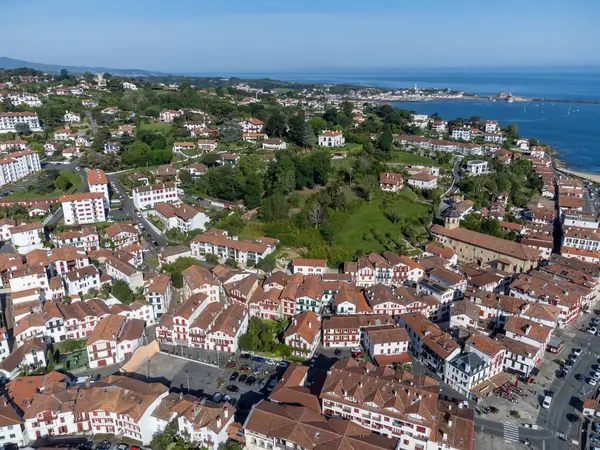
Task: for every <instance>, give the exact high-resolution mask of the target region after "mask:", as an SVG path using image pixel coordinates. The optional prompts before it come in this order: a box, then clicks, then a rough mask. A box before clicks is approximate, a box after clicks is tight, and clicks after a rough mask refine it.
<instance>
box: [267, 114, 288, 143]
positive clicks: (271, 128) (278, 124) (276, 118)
mask: <svg viewBox="0 0 600 450" xmlns="http://www.w3.org/2000/svg"><path fill="white" fill-rule="evenodd" d="M286 128H287V121H286V118H285V116H284V115H283V114H282V113H281V112H279V111H277V112H275V113H273V114H271V116H269V118H268V119H267V121H266V122H265V133H266V135H267V136H269V137H282V136H283V135H284V133H285V130H286Z"/></svg>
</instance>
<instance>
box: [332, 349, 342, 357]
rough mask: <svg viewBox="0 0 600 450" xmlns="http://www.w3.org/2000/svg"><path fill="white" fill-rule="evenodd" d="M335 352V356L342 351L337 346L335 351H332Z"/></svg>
mask: <svg viewBox="0 0 600 450" xmlns="http://www.w3.org/2000/svg"><path fill="white" fill-rule="evenodd" d="M333 353H334V354H335V356H340V355H341V354H342V351H341V350H340V349H339V348H336V349H335V352H333Z"/></svg>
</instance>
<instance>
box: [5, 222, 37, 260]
mask: <svg viewBox="0 0 600 450" xmlns="http://www.w3.org/2000/svg"><path fill="white" fill-rule="evenodd" d="M10 240H11V242H12V244H13V246H14V247H15V249H16V250H17V251H19V252H20V253H29V252H31V251H33V250H39V249H41V248H43V246H44V244H43V242H44V225H43V224H42V223H41V222H40V223H28V224H25V225H20V226H18V227H12V228H11V229H10Z"/></svg>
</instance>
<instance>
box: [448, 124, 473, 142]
mask: <svg viewBox="0 0 600 450" xmlns="http://www.w3.org/2000/svg"><path fill="white" fill-rule="evenodd" d="M472 138H473V133H472V131H471V129H470V128H468V127H461V128H455V129H454V130H452V139H456V140H461V141H470V140H471V139H472Z"/></svg>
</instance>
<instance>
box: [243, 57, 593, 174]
mask: <svg viewBox="0 0 600 450" xmlns="http://www.w3.org/2000/svg"><path fill="white" fill-rule="evenodd" d="M236 75H237V76H240V77H242V76H243V77H249V78H250V77H252V78H254V77H256V78H262V77H270V78H273V79H279V80H287V81H297V82H305V83H347V84H355V85H362V86H379V87H390V88H403V87H414V86H415V85H416V86H419V87H428V88H440V89H444V88H450V89H453V90H457V91H464V92H466V93H469V94H477V95H479V96H491V95H495V94H498V93H499V92H510V93H512V94H513V95H517V96H524V97H537V98H548V99H563V100H587V101H594V100H597V101H600V68H576V69H569V70H566V69H556V68H548V69H493V70H492V69H468V70H467V69H444V70H438V69H430V70H399V69H384V70H371V71H366V70H355V71H353V70H344V71H341V70H339V71H336V70H331V71H303V72H301V71H297V72H278V73H262V74H258V73H254V74H243V75H240V74H236ZM394 106H396V107H398V108H405V109H411V110H415V111H416V112H418V113H423V114H432V113H435V112H437V113H438V114H440V116H442V117H443V118H445V119H453V118H456V117H464V118H469V117H472V116H481V118H482V119H484V120H485V119H494V120H498V121H499V122H500V124H501V125H506V124H508V123H516V124H517V126H518V127H519V134H520V135H522V136H525V137H528V138H531V137H534V138H537V139H538V140H539V141H540V142H542V143H546V144H549V145H551V146H552V147H554V148H555V149H556V150H557V151H558V152H559V159H560V160H561V161H563V162H565V163H566V164H567V165H568V166H569V167H570V168H572V169H573V170H580V171H585V172H594V173H600V104H584V103H562V102H561V103H558V102H528V103H507V102H491V101H461V100H457V101H455V100H443V101H430V102H395V103H394Z"/></svg>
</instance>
